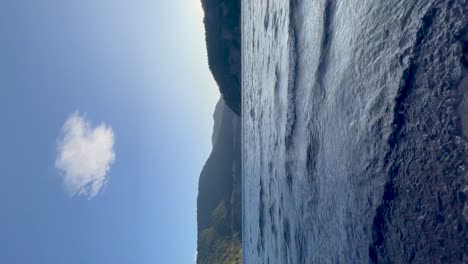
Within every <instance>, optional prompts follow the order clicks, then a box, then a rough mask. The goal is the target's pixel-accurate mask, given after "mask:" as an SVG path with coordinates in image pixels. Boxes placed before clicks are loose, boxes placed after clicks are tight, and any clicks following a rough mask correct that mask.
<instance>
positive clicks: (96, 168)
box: [55, 112, 115, 199]
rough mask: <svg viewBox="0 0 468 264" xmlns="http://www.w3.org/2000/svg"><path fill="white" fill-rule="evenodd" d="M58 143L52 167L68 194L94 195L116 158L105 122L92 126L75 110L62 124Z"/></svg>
mask: <svg viewBox="0 0 468 264" xmlns="http://www.w3.org/2000/svg"><path fill="white" fill-rule="evenodd" d="M57 142H58V148H57V158H56V160H55V167H56V168H57V169H58V170H59V171H60V176H61V178H62V180H63V183H64V186H65V188H66V190H67V191H68V192H69V193H70V195H71V196H85V197H87V198H88V199H91V198H93V197H94V196H96V194H98V193H99V191H100V190H101V189H102V187H103V186H104V185H105V184H106V182H107V172H108V171H109V169H110V167H111V165H112V163H113V162H114V160H115V152H114V132H113V131H112V128H111V127H110V126H107V125H106V124H104V123H102V124H100V125H99V126H96V127H93V126H92V124H91V123H90V122H89V121H88V120H86V119H85V117H83V116H80V115H79V113H78V112H75V113H73V114H72V115H70V117H69V118H68V119H67V121H66V122H65V124H64V125H63V127H62V130H61V132H60V136H59V137H58V140H57Z"/></svg>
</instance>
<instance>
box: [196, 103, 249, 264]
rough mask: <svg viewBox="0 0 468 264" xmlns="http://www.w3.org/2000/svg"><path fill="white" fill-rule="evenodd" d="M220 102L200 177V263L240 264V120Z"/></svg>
mask: <svg viewBox="0 0 468 264" xmlns="http://www.w3.org/2000/svg"><path fill="white" fill-rule="evenodd" d="M223 105H224V102H223V100H222V99H220V102H219V103H218V105H217V110H218V111H216V112H215V114H214V118H215V120H214V121H215V130H214V131H213V134H214V135H215V136H214V138H213V139H214V141H215V142H214V144H213V151H212V153H211V155H210V157H209V158H208V161H207V162H206V164H205V166H204V167H203V171H202V173H201V175H200V180H199V186H198V199H197V219H198V249H197V250H198V256H197V263H200V264H201V263H203V264H211V263H213V264H214V263H216V264H223V263H226V264H231V263H232V264H234V263H241V261H242V254H241V237H240V236H241V229H242V228H241V225H242V223H241V222H242V221H241V214H242V210H241V200H242V197H241V149H240V146H241V144H240V118H239V117H238V116H237V115H236V114H234V113H233V112H232V111H231V109H230V108H228V107H224V106H223Z"/></svg>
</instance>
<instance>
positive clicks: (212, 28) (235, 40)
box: [202, 0, 241, 115]
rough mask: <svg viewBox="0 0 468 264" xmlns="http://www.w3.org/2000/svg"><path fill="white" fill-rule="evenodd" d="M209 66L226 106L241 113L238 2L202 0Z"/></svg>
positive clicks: (233, 0) (236, 0) (232, 0)
mask: <svg viewBox="0 0 468 264" xmlns="http://www.w3.org/2000/svg"><path fill="white" fill-rule="evenodd" d="M202 6H203V10H204V11H205V18H204V20H203V22H204V23H205V32H206V33H205V34H206V36H205V37H206V46H207V50H208V64H209V67H210V70H211V72H212V73H213V76H214V79H215V80H216V82H217V83H218V86H219V90H220V92H221V94H222V95H223V98H224V101H225V102H226V104H227V105H228V106H229V107H230V108H231V109H232V110H233V111H234V113H236V114H237V115H240V114H241V111H240V110H241V29H240V12H241V9H240V0H202Z"/></svg>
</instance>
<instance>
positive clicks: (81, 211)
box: [0, 0, 219, 264]
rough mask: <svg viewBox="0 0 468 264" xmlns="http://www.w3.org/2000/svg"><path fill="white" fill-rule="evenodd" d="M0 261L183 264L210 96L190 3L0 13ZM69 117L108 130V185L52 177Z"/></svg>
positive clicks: (56, 0)
mask: <svg viewBox="0 0 468 264" xmlns="http://www.w3.org/2000/svg"><path fill="white" fill-rule="evenodd" d="M0 38H1V40H2V41H1V44H0V122H1V129H0V171H1V173H0V188H1V191H0V208H2V209H1V210H0V263H15V264H23V263H24V264H29V263H38V264H42V263H44V264H55V263H58V264H64V263H66V264H74V263H77V264H78V263H80V264H86V263H89V264H93V263H99V264H102V263H115V264H119V263H140V264H145V263H192V262H193V259H194V254H195V249H196V196H197V183H198V176H199V173H200V171H201V169H202V167H203V165H204V162H205V161H206V159H207V157H208V155H209V153H210V151H211V132H212V126H213V121H212V113H213V110H214V106H215V103H216V101H217V100H218V98H219V92H218V88H217V86H216V84H215V82H214V80H213V78H212V76H211V74H210V73H209V71H208V65H207V59H206V47H205V42H204V29H203V24H202V10H201V6H200V3H199V1H198V0H174V1H162V0H161V1H154V0H141V1H136V0H132V1H130V0H125V1H123V0H82V1H63V0H41V1H37V0H3V1H1V3H0ZM73 113H79V115H80V116H81V117H82V118H84V119H85V120H88V121H89V122H90V123H91V126H92V127H96V126H99V125H100V124H102V123H104V124H105V125H106V126H108V127H109V128H110V129H112V132H113V136H114V140H115V142H114V145H113V151H114V154H115V161H114V162H113V163H112V164H111V167H110V170H109V171H108V172H107V173H106V179H107V184H106V185H105V186H104V187H103V188H102V189H101V190H100V192H99V193H98V194H97V195H96V196H94V197H92V198H91V199H88V198H90V197H83V196H74V197H70V193H69V192H68V193H67V190H66V188H64V182H63V173H60V171H58V170H57V168H56V163H55V161H56V158H57V149H58V140H59V139H58V137H59V136H60V133H61V132H60V131H61V129H62V127H63V125H64V123H65V122H66V120H67V118H69V117H70V115H72V114H73Z"/></svg>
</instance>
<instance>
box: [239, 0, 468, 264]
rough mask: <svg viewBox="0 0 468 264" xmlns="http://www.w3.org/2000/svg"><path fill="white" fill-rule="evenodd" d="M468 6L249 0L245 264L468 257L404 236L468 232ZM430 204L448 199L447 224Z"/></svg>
mask: <svg viewBox="0 0 468 264" xmlns="http://www.w3.org/2000/svg"><path fill="white" fill-rule="evenodd" d="M466 8H467V6H466V2H464V1H462V0H460V1H446V0H441V1H431V0H425V1H414V0H386V1H373V0H372V1H371V0H369V1H367V0H360V1H338V0H309V1H299V0H297V1H279V0H277V1H275V0H258V1H243V17H242V19H243V36H242V37H243V40H242V45H243V72H242V74H243V159H244V160H243V162H244V165H243V169H244V181H243V182H244V189H243V196H244V222H243V227H244V232H243V252H244V262H245V263H247V264H250V263H254V264H256V263H279V264H285V263H368V262H378V261H380V262H386V261H396V262H397V263H398V262H399V261H413V260H416V261H417V260H422V259H423V258H424V255H426V257H434V258H436V257H440V256H442V255H444V254H445V255H444V256H449V257H446V258H447V259H446V260H451V259H457V258H460V257H461V258H462V259H463V258H464V257H465V256H463V254H464V253H463V252H462V253H460V252H455V253H453V252H452V253H453V254H452V253H451V252H449V251H450V250H451V249H450V246H451V244H450V243H451V242H450V241H449V242H447V241H445V246H444V247H443V249H440V247H437V245H436V243H437V241H436V242H434V245H435V246H434V247H435V248H434V247H432V249H431V250H427V251H428V252H429V253H427V252H425V251H424V250H412V249H411V247H412V246H407V247H406V246H405V244H411V243H413V242H412V241H404V240H405V239H410V240H411V239H414V240H420V239H421V236H422V235H424V232H425V230H426V229H427V228H428V227H426V226H424V225H425V223H426V222H427V221H429V224H431V223H432V224H433V225H435V226H434V227H433V228H435V229H437V228H438V227H440V233H441V234H442V233H443V234H444V235H445V236H449V235H451V234H452V233H453V234H454V236H458V237H459V238H460V239H461V240H460V241H461V242H462V241H465V240H463V237H465V235H466V230H463V226H462V230H461V231H460V230H457V228H458V227H459V226H460V225H464V224H466V221H467V220H468V219H467V217H468V215H467V216H463V210H468V209H466V204H465V201H464V200H463V199H461V198H460V199H461V200H462V201H459V200H456V201H455V202H452V204H451V200H450V199H452V196H454V197H455V198H453V199H458V198H457V197H458V196H457V195H458V193H460V192H461V193H463V192H464V193H465V194H466V195H468V191H467V190H468V189H467V187H466V186H467V178H466V175H467V174H466V173H467V172H466V155H467V150H468V147H467V146H468V145H467V141H466V135H464V134H463V132H462V131H463V129H462V128H461V127H462V126H463V124H462V122H461V118H460V116H461V114H460V111H458V112H457V109H460V107H459V105H460V98H462V97H463V93H464V92H465V90H466V89H465V88H466V87H464V86H463V85H460V83H461V82H462V78H463V76H464V74H465V73H466V68H464V66H463V63H462V60H463V59H462V57H463V45H465V46H466V40H464V39H463V38H464V37H465V34H466V23H467V20H466V13H467V12H466V11H467V9H466ZM464 30H465V31H464ZM465 52H466V51H465ZM452 178H453V179H452ZM447 186H448V187H447ZM424 188H428V190H427V192H426V191H424ZM444 188H445V190H444ZM447 188H452V189H449V190H447ZM439 189H440V190H439ZM433 194H436V195H439V196H440V197H441V198H440V200H441V202H440V203H441V204H442V205H441V206H439V207H438V208H434V209H432V207H431V206H430V205H429V206H425V204H426V203H430V202H434V204H437V197H432V196H433ZM444 195H445V196H444ZM428 197H432V198H428ZM418 199H419V202H418ZM428 199H429V200H428ZM430 199H435V200H433V201H432V200H430ZM418 206H419V207H421V206H422V208H420V210H419V211H418V210H417V207H418ZM431 210H439V211H440V210H442V211H441V212H442V214H445V216H444V223H443V224H438V222H437V223H436V222H434V221H436V220H428V218H427V215H428V212H429V213H434V212H432V211H431ZM444 210H445V211H444ZM447 210H451V212H450V216H447V214H448V211H447ZM402 212H404V213H402ZM467 213H468V211H467ZM388 219H394V220H395V223H393V222H392V223H390V222H389V220H388ZM418 219H419V220H418ZM421 219H422V220H421ZM431 219H432V218H431ZM417 221H420V222H417ZM425 221H426V222H425ZM430 221H432V222H430ZM433 222H434V223H433ZM413 225H414V227H413ZM445 225H447V226H451V225H454V227H453V228H452V229H450V230H448V231H447V230H445V229H447V228H445V227H444V226H445ZM418 228H419V229H420V230H419V229H418ZM444 228H445V229H444ZM409 229H411V230H409ZM454 230H455V231H454ZM392 232H393V233H395V234H393V233H392ZM405 232H406V233H408V234H406V233H405ZM418 232H419V233H418ZM434 232H436V231H434ZM437 232H439V231H437ZM444 232H445V233H444ZM447 232H448V233H447ZM450 232H452V233H450ZM460 232H461V233H460ZM396 233H398V235H396ZM412 233H415V235H414V236H413V237H412V235H411V234H412ZM437 234H438V233H437ZM437 234H435V235H437ZM417 236H419V237H417ZM425 239H426V240H425V242H424V243H429V244H430V245H432V244H431V243H432V241H431V240H430V239H431V238H427V237H426V238H425ZM434 239H435V238H434ZM418 243H423V242H419V241H418V242H416V241H414V247H418V246H419V244H418ZM453 243H458V242H456V241H455V242H453ZM425 245H427V244H424V245H422V248H424V247H425ZM401 247H405V248H401ZM447 248H448V249H447ZM444 250H445V251H444ZM459 251H460V250H459ZM462 251H463V249H462ZM431 252H432V253H431ZM392 254H394V255H392ZM398 254H400V255H401V256H397V255H398ZM428 254H429V255H428ZM430 254H439V255H437V256H436V255H430ZM440 254H442V255H440ZM450 254H451V255H450ZM460 254H462V255H460ZM451 257H453V258H451Z"/></svg>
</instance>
